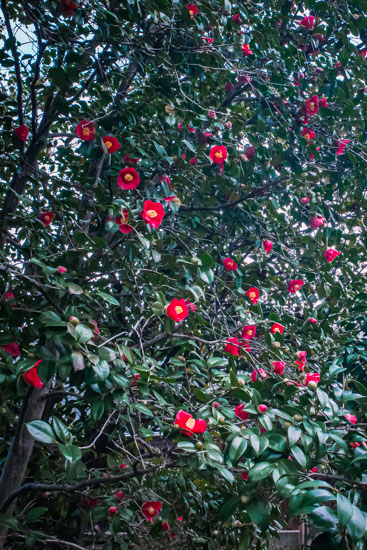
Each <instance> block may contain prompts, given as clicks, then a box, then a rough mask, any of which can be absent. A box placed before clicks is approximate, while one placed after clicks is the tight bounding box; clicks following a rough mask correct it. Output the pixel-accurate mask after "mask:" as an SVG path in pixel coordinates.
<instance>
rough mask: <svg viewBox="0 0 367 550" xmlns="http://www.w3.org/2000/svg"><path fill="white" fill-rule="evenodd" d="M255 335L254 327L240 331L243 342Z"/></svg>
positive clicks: (250, 326) (248, 326)
mask: <svg viewBox="0 0 367 550" xmlns="http://www.w3.org/2000/svg"><path fill="white" fill-rule="evenodd" d="M255 334H256V326H255V325H247V326H245V327H243V329H242V338H244V339H245V340H251V339H252V338H253V337H254V336H255Z"/></svg>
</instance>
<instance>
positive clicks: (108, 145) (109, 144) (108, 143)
mask: <svg viewBox="0 0 367 550" xmlns="http://www.w3.org/2000/svg"><path fill="white" fill-rule="evenodd" d="M104 144H105V146H106V147H107V149H110V148H111V147H112V143H111V142H110V141H105V142H104Z"/></svg>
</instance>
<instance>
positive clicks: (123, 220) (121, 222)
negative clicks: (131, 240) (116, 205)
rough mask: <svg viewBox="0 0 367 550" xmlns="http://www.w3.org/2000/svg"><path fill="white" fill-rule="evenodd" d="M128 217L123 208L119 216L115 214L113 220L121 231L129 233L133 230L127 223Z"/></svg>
mask: <svg viewBox="0 0 367 550" xmlns="http://www.w3.org/2000/svg"><path fill="white" fill-rule="evenodd" d="M128 219H129V212H128V211H127V210H126V209H125V210H123V211H122V214H121V215H120V216H117V218H116V219H115V222H116V223H117V225H118V226H119V230H120V231H121V233H124V234H127V233H131V232H132V230H133V227H132V226H131V225H129V224H128V223H127V222H128Z"/></svg>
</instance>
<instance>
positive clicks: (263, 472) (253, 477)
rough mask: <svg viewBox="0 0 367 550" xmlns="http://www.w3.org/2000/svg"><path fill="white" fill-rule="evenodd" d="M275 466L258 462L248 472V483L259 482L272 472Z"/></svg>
mask: <svg viewBox="0 0 367 550" xmlns="http://www.w3.org/2000/svg"><path fill="white" fill-rule="evenodd" d="M274 467H275V465H274V464H271V463H270V462H259V464H256V465H255V466H254V467H253V468H251V470H250V471H249V480H250V481H260V480H261V479H265V478H266V477H268V475H270V473H271V472H272V471H273V469H274Z"/></svg>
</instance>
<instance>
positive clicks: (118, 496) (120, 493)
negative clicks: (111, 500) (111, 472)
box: [115, 491, 124, 502]
mask: <svg viewBox="0 0 367 550" xmlns="http://www.w3.org/2000/svg"><path fill="white" fill-rule="evenodd" d="M123 498H124V491H117V493H116V494H115V499H116V500H118V501H119V502H121V500H122V499H123Z"/></svg>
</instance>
